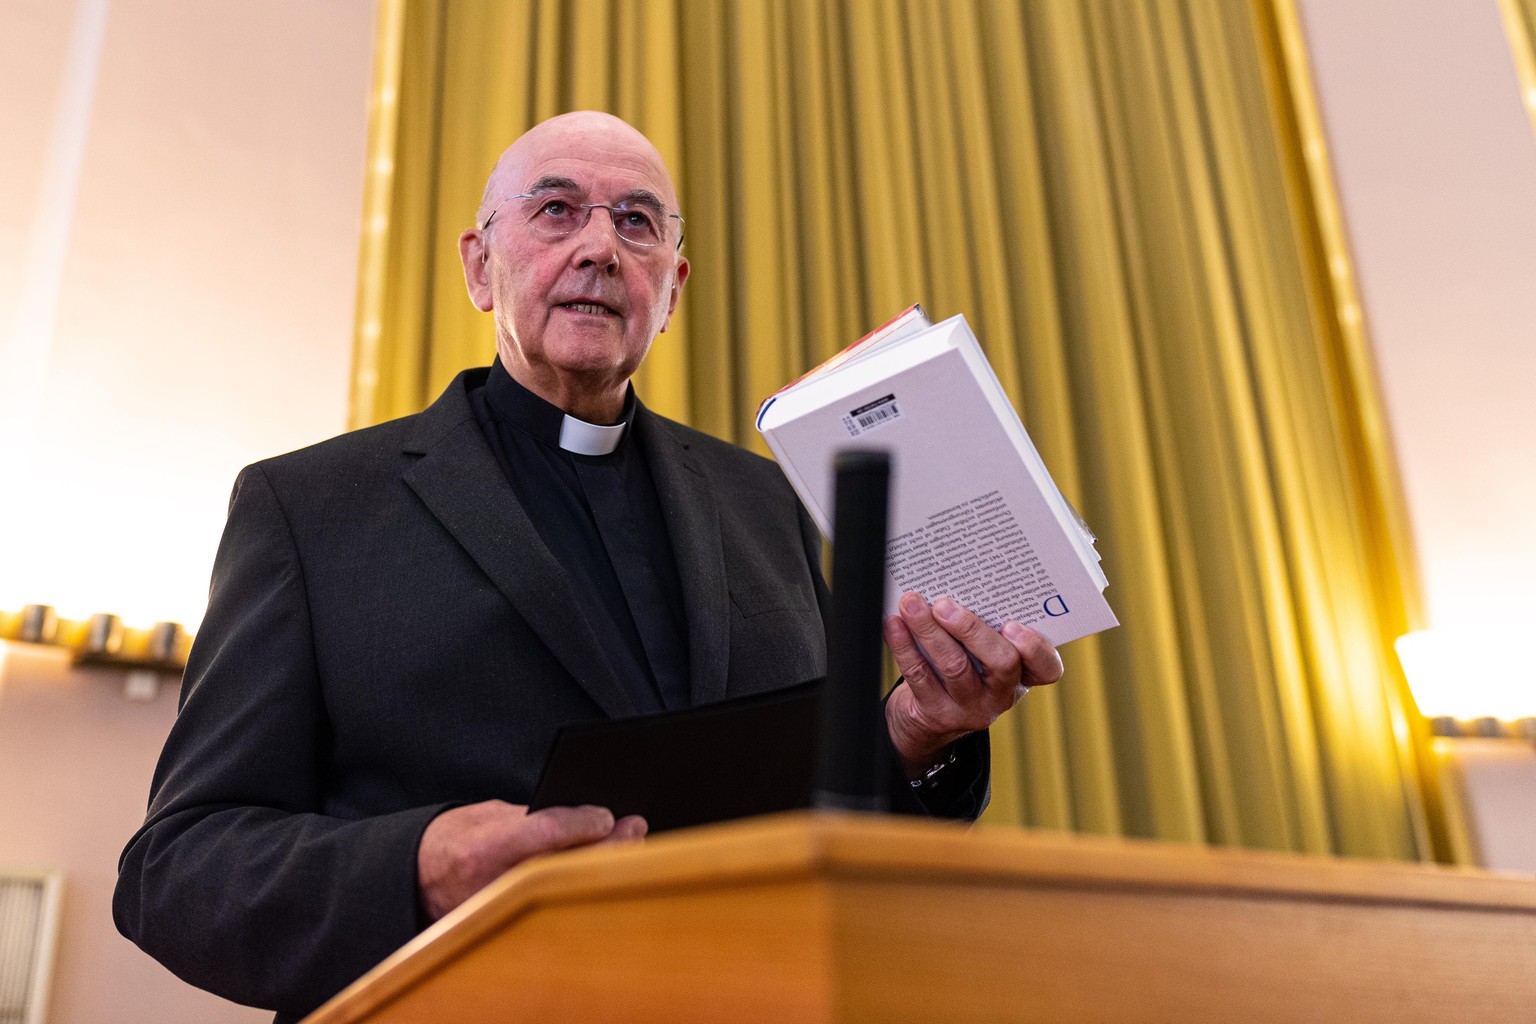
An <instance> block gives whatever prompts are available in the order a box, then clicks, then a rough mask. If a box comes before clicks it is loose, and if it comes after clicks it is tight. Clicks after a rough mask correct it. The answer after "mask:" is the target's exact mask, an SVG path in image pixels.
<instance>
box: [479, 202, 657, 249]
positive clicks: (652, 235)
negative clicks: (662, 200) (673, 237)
mask: <svg viewBox="0 0 1536 1024" xmlns="http://www.w3.org/2000/svg"><path fill="white" fill-rule="evenodd" d="M514 199H521V200H524V202H523V216H524V217H525V218H526V221H527V224H528V227H529V228H531V229H532V230H533V233H534V234H536V235H538V236H539V237H541V238H547V239H550V240H551V241H553V240H555V239H559V238H568V237H570V236H571V235H573V234H575V233H576V232H578V231H580V230H581V229H582V228H584V227H586V226H587V222H588V221H590V220H591V219H592V211H593V210H607V211H608V216H609V217H611V218H612V219H613V230H614V233H615V234H617V235H618V236H619V238H620V239H621V240H622V241H625V242H628V243H629V244H630V245H638V246H640V247H642V248H646V249H649V248H651V247H652V246H656V245H660V244H661V243H663V242H665V241H666V240H667V238H666V226H665V225H666V220H667V219H669V218H670V219H672V220H675V221H677V223H678V225H679V227H678V233H677V247H678V248H679V249H681V248H682V247H683V232H682V224H683V218H682V215H681V214H677V213H668V212H667V211H666V210H664V209H661V208H659V207H656V206H653V205H651V204H650V203H648V202H644V201H629V200H626V201H624V202H621V203H616V204H610V203H583V202H579V201H578V200H577V198H576V197H575V196H572V195H567V194H565V193H561V192H549V191H540V192H524V193H522V194H521V195H515V196H506V197H505V198H503V199H502V201H501V202H499V203H497V204H496V208H495V209H494V210H492V211H491V215H490V216H489V217H487V218H485V223H484V224H481V225H480V230H482V231H484V230H485V229H486V228H488V227H490V226H491V221H493V220H495V219H496V215H497V214H498V213H500V212H501V208H502V207H503V206H505V205H506V204H507V203H509V202H511V201H512V200H514Z"/></svg>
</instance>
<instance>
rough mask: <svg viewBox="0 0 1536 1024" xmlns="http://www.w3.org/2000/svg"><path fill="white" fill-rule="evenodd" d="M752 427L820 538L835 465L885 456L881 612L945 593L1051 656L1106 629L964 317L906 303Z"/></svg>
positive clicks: (1092, 565)
mask: <svg viewBox="0 0 1536 1024" xmlns="http://www.w3.org/2000/svg"><path fill="white" fill-rule="evenodd" d="M757 429H758V430H759V431H760V432H761V433H762V435H763V438H764V440H766V441H767V442H768V447H769V448H771V449H772V450H773V454H774V456H775V457H776V458H777V459H778V461H779V466H780V467H781V468H782V469H783V470H784V475H785V476H786V477H788V478H789V482H790V484H791V485H793V487H794V488H795V491H796V492H797V493H798V494H799V495H800V500H801V501H802V502H804V503H805V507H806V508H807V509H808V510H809V511H810V513H811V516H812V518H814V519H815V520H816V525H817V526H819V527H820V528H821V532H822V533H823V534H825V535H827V536H828V537H830V536H831V529H832V496H833V471H832V466H833V459H834V457H835V456H836V454H837V453H838V452H839V451H843V450H846V449H850V448H872V449H873V448H878V449H884V450H886V451H889V452H890V453H891V462H892V465H891V504H890V535H889V543H888V544H887V547H886V569H887V570H888V571H889V573H890V577H891V583H892V586H891V587H890V588H889V589H888V596H889V602H888V603H889V610H890V611H891V612H894V611H895V607H896V601H897V600H898V599H899V598H900V596H901V595H902V594H903V593H905V592H906V591H909V590H914V591H917V592H918V593H920V594H922V595H923V596H924V597H925V598H927V599H928V600H929V601H933V600H936V599H938V598H940V597H943V596H950V597H953V598H954V599H955V600H957V601H959V602H960V603H961V604H963V605H965V606H966V607H968V608H970V609H971V610H972V611H974V612H976V614H978V615H979V616H981V618H983V619H985V620H986V621H987V622H988V623H989V624H990V625H991V626H992V627H993V628H997V627H998V626H1000V625H1001V624H1002V623H1004V622H1006V621H1009V620H1014V621H1017V622H1022V623H1024V624H1025V625H1027V626H1031V627H1033V628H1034V629H1036V630H1038V631H1039V632H1040V633H1041V634H1042V635H1044V636H1045V638H1046V639H1047V640H1049V641H1051V643H1053V644H1057V645H1060V644H1064V643H1066V642H1067V641H1069V640H1076V639H1077V638H1078V637H1083V636H1088V635H1089V634H1092V633H1097V632H1100V631H1101V630H1105V629H1109V628H1110V627H1112V626H1116V625H1118V624H1119V622H1118V620H1117V619H1116V618H1115V614H1114V612H1113V611H1111V610H1110V607H1109V604H1108V602H1106V601H1105V600H1104V587H1105V586H1106V584H1107V582H1108V581H1107V580H1106V579H1105V578H1104V572H1103V570H1102V569H1101V568H1100V567H1099V556H1098V553H1097V552H1096V551H1095V550H1094V547H1093V545H1094V537H1093V534H1092V533H1090V532H1089V530H1088V528H1087V526H1086V525H1085V524H1084V523H1083V521H1082V519H1081V518H1080V517H1079V516H1078V515H1077V513H1076V512H1075V511H1074V510H1073V509H1072V506H1071V505H1070V504H1068V502H1067V500H1066V498H1064V497H1063V496H1062V494H1061V491H1060V490H1059V489H1058V488H1057V487H1056V484H1055V481H1053V480H1052V479H1051V474H1050V473H1049V471H1047V470H1046V468H1045V463H1044V462H1043V461H1041V459H1040V453H1039V452H1038V451H1036V450H1035V445H1034V442H1033V441H1031V440H1030V439H1029V434H1028V433H1026V432H1025V430H1024V424H1023V423H1022V422H1020V420H1019V416H1018V413H1017V412H1015V411H1014V408H1013V406H1012V405H1011V404H1010V403H1009V401H1008V396H1007V394H1006V393H1005V392H1004V391H1003V387H1002V384H1001V383H999V382H998V379H997V375H996V374H995V373H993V372H992V366H991V364H990V363H988V362H987V357H986V355H985V354H983V352H982V351H981V346H980V345H979V344H978V343H977V341H976V336H975V335H974V334H972V333H971V328H970V326H969V325H968V324H967V323H966V322H965V318H964V317H963V316H955V317H950V318H949V319H948V320H945V321H944V322H942V323H939V324H931V323H930V322H929V320H928V317H927V316H926V315H925V314H924V313H923V311H922V309H921V308H920V307H918V306H913V307H912V308H910V309H908V310H907V311H906V312H904V313H903V314H901V316H898V317H897V318H896V319H894V320H892V321H891V322H890V323H888V324H886V325H885V326H884V327H881V328H880V329H878V330H876V331H874V332H872V333H871V334H869V335H866V336H865V337H864V338H862V339H860V340H859V341H858V342H856V343H854V344H853V345H851V346H849V347H848V348H847V349H844V350H843V351H842V352H840V353H839V354H838V355H836V356H834V357H833V358H832V359H830V360H828V361H827V362H826V363H823V364H822V365H821V366H819V367H817V368H816V369H814V370H812V371H811V372H810V373H807V374H806V375H805V376H803V377H801V378H799V379H798V380H796V381H794V382H793V383H791V384H789V385H787V386H786V387H784V388H783V389H782V390H780V391H779V392H777V393H776V394H774V395H773V396H771V397H769V398H768V399H766V400H765V401H764V402H763V404H762V405H761V406H760V407H759V408H758V411H757Z"/></svg>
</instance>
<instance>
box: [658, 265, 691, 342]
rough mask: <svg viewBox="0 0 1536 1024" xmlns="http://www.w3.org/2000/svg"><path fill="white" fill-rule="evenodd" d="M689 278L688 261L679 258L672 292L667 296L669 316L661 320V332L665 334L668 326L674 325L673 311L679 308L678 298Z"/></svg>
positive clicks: (673, 278) (673, 277)
mask: <svg viewBox="0 0 1536 1024" xmlns="http://www.w3.org/2000/svg"><path fill="white" fill-rule="evenodd" d="M686 280H688V261H687V260H685V259H682V258H681V257H679V258H678V261H677V269H676V271H675V272H674V273H673V276H672V294H671V295H670V296H668V298H667V318H666V319H665V320H663V321H662V322H661V332H660V333H662V334H665V333H666V331H667V328H668V327H670V326H672V312H673V311H674V310H675V309H677V300H678V299H680V298H682V295H683V282H684V281H686Z"/></svg>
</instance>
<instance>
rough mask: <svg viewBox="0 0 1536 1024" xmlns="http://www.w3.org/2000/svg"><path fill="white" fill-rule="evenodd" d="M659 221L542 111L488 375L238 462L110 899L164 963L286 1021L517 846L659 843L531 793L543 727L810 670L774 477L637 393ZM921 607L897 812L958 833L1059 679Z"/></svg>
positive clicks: (910, 633) (468, 236) (820, 592)
mask: <svg viewBox="0 0 1536 1024" xmlns="http://www.w3.org/2000/svg"><path fill="white" fill-rule="evenodd" d="M677 211H678V203H677V198H676V195H675V193H674V190H673V185H672V181H671V178H670V176H669V174H668V173H667V169H666V167H665V165H664V164H663V162H662V160H661V157H660V155H659V154H658V153H657V152H656V150H655V148H654V147H653V146H652V145H651V144H650V143H649V142H648V141H647V140H646V139H645V138H644V137H643V136H642V135H640V133H638V132H637V131H635V130H634V129H633V128H631V127H630V126H629V125H627V124H625V123H624V122H622V121H620V120H618V119H617V118H614V117H611V116H609V115H606V114H598V113H590V112H587V113H577V114H567V115H564V116H561V117H557V118H554V119H552V120H550V121H546V122H544V123H543V124H540V125H538V126H536V127H534V128H533V129H532V130H530V131H529V132H528V133H527V134H525V135H524V136H522V137H521V138H520V139H518V140H517V141H516V142H515V143H513V145H512V146H511V147H510V148H509V149H508V150H507V151H506V153H505V154H503V156H502V158H501V160H500V161H499V162H498V163H497V165H496V168H495V170H494V171H493V172H492V174H491V178H490V181H489V182H488V183H487V186H486V191H485V198H484V201H483V203H482V205H481V209H480V216H479V219H478V221H477V227H475V228H474V229H472V230H469V231H466V232H464V233H463V235H462V236H460V239H459V251H460V255H461V257H462V259H463V263H464V276H465V281H466V284H467V286H468V289H469V295H470V298H471V300H472V301H473V302H474V304H475V306H476V307H477V308H478V309H480V310H482V311H485V312H489V313H492V314H494V317H495V321H496V349H497V359H496V362H495V363H494V364H493V365H492V366H491V367H490V368H489V369H482V370H473V371H467V372H466V373H464V374H461V375H460V376H459V377H458V378H457V379H456V380H455V381H454V382H453V384H452V385H451V386H450V387H449V389H448V390H447V392H445V393H444V394H443V395H442V397H440V398H439V399H438V400H437V401H436V402H435V403H433V405H432V406H431V407H430V408H428V409H427V410H426V411H424V412H422V413H420V414H418V415H416V416H408V417H405V418H404V419H401V420H396V421H393V422H391V423H386V424H382V425H380V426H377V427H373V428H370V429H367V430H362V431H357V432H355V433H352V434H347V435H344V436H342V437H339V438H335V439H333V440H331V441H327V442H325V443H323V444H320V445H316V446H314V447H312V448H308V449H304V450H302V451H299V452H294V453H291V454H289V455H285V456H281V457H279V458H276V459H271V460H268V461H266V462H262V463H258V464H256V465H254V466H251V467H248V468H247V469H246V470H245V471H244V472H242V473H241V475H240V479H239V480H238V481H237V483H236V485H235V491H234V494H233V496H232V498H231V501H230V513H229V521H228V524H227V527H226V530H225V535H224V539H223V541H222V543H221V545H220V549H219V555H218V560H217V563H216V565H215V567H214V575H213V585H212V589H211V591H210V600H209V606H208V613H207V617H206V619H205V621H204V624H203V627H202V630H201V632H200V633H199V636H198V639H197V643H196V646H195V648H194V650H193V653H192V657H191V660H190V661H189V663H188V666H187V674H186V681H185V684H184V689H183V694H182V707H181V712H180V714H179V716H178V718H177V722H176V724H175V726H174V728H173V729H172V731H171V735H170V737H169V739H168V741H167V743H166V748H165V752H164V754H163V755H162V758H161V761H160V765H159V767H158V769H157V771H156V774H155V779H154V784H153V791H152V794H151V801H150V808H149V815H148V818H147V820H146V822H145V824H144V827H143V828H142V829H141V830H140V831H139V832H138V834H137V835H135V836H134V838H133V839H132V840H131V841H130V843H129V845H128V847H127V849H126V850H125V851H124V853H123V857H122V862H121V865H120V877H119V882H118V887H117V894H116V899H115V901H114V911H115V915H116V918H117V922H118V926H119V928H121V929H122V931H123V932H124V934H126V935H128V936H129V937H130V938H132V939H134V941H136V942H138V943H139V944H140V945H141V946H143V947H144V948H145V949H146V950H148V951H149V952H150V953H151V954H152V955H154V956H156V957H157V958H158V959H160V960H161V961H162V962H163V963H165V964H166V965H167V966H168V967H170V968H171V969H172V970H173V971H175V972H176V973H178V974H180V975H181V976H182V977H184V978H186V979H187V980H189V981H192V982H193V983H195V984H198V985H201V986H203V987H206V988H208V989H211V990H213V991H215V992H219V993H221V994H224V995H226V996H228V997H230V998H232V999H236V1000H238V1001H241V1002H247V1003H251V1004H253V1005H258V1006H265V1007H271V1008H273V1009H276V1010H278V1011H279V1017H278V1019H279V1020H284V1019H296V1018H297V1017H299V1016H302V1015H303V1014H305V1013H307V1012H309V1011H310V1010H312V1009H314V1008H315V1007H316V1006H317V1005H319V1004H320V1003H321V1002H323V1001H324V1000H325V999H326V998H328V997H329V996H331V995H333V994H334V993H335V992H336V991H338V990H339V989H340V988H341V987H343V986H344V985H345V984H346V983H347V982H349V981H351V980H352V979H353V978H355V977H357V976H358V975H359V974H361V973H362V972H363V971H364V970H366V969H367V968H368V967H370V966H371V965H373V964H374V963H376V962H377V961H378V960H380V959H382V958H383V957H384V956H386V955H387V954H389V953H390V952H391V951H393V950H394V949H396V948H397V947H399V946H400V945H401V944H403V943H404V942H406V941H407V940H408V939H410V938H411V936H412V935H414V934H415V933H416V932H417V931H418V930H419V929H420V928H421V927H423V926H424V925H425V924H427V923H429V922H430V921H432V920H435V919H436V918H438V917H440V916H442V915H443V914H445V913H447V912H448V911H449V910H451V909H452V908H453V907H455V906H457V905H458V904H459V903H461V902H463V901H464V900H465V899H466V898H468V897H469V896H470V895H471V894H472V893H474V892H475V891H476V890H477V889H479V888H481V887H482V886H484V885H485V884H486V883H487V882H489V881H491V880H492V879H493V878H495V877H496V876H497V875H498V874H500V873H501V872H503V871H505V870H506V869H507V868H509V867H511V866H513V865H515V864H517V863H519V862H520V861H522V860H524V859H526V858H528V857H531V856H534V855H536V854H543V853H550V852H553V851H557V850H563V849H569V848H571V847H577V846H583V845H589V844H594V843H604V842H622V841H632V840H636V839H639V838H640V837H641V836H643V835H644V833H645V827H646V826H645V822H644V821H642V820H640V819H638V818H624V819H620V820H617V821H615V820H614V817H613V815H612V814H610V813H609V812H608V811H607V810H605V809H603V808H598V807H568V808H551V809H548V810H544V811H539V812H536V813H529V812H528V811H527V808H526V807H524V806H522V805H521V804H520V803H519V802H520V801H526V800H527V799H528V797H529V795H530V793H531V791H532V787H533V784H534V782H535V780H536V777H537V773H538V770H539V768H540V766H541V764H542V758H543V755H544V752H545V750H546V749H547V747H548V745H549V743H550V741H551V739H552V738H553V736H554V733H555V730H556V729H557V728H558V727H559V726H560V725H561V724H563V723H565V722H569V721H573V720H578V719H590V718H595V717H601V716H623V715H629V714H635V713H638V712H644V711H650V710H658V709H662V708H670V707H681V706H687V705H690V704H695V703H702V702H707V701H711V700H717V699H721V698H724V697H728V696H735V695H740V694H747V693H753V692H760V691H763V690H768V689H773V688H776V687H781V686H789V685H793V684H795V683H799V682H802V681H804V680H807V679H811V678H815V677H817V676H819V675H821V674H822V673H823V672H824V670H825V650H824V648H825V639H824V635H823V631H822V630H823V626H822V614H821V609H822V606H823V603H824V599H825V588H824V586H823V585H822V581H821V577H820V574H819V568H818V560H819V550H820V549H819V539H818V537H817V535H816V531H815V529H814V527H813V526H812V525H811V523H810V521H809V519H808V518H807V516H806V515H805V513H804V511H803V510H802V509H800V507H799V505H798V503H797V501H796V499H795V497H794V494H793V492H792V491H791V490H790V489H789V487H788V486H787V485H786V484H785V482H784V480H783V478H782V477H781V476H780V475H779V474H778V471H777V469H776V468H775V467H774V466H773V465H772V463H769V462H767V461H766V460H763V459H760V458H758V457H757V456H754V455H751V454H749V453H746V452H744V451H741V450H740V449H736V448H733V447H732V446H730V445H727V444H724V443H722V442H720V441H717V440H714V439H712V438H709V437H707V436H705V435H702V434H699V433H697V432H695V431H692V430H689V429H688V428H686V427H683V426H681V425H679V424H676V423H672V422H670V421H668V420H665V419H663V418H661V417H659V416H656V415H654V414H652V413H649V412H648V411H647V410H645V408H644V407H643V406H641V405H640V404H639V403H638V401H637V400H636V398H635V396H634V392H633V390H632V389H631V388H630V386H629V379H630V377H631V376H632V375H633V374H634V372H635V369H636V368H637V367H638V366H639V365H640V362H641V360H642V359H644V358H645V354H646V352H647V350H648V349H649V348H650V346H651V343H652V342H653V341H654V340H655V338H656V336H657V335H658V334H659V333H661V332H663V331H665V330H666V328H667V324H668V321H669V319H670V317H671V315H672V313H673V311H674V310H675V309H676V307H677V301H678V296H679V294H680V292H681V290H682V287H683V284H684V282H685V281H686V280H687V278H688V261H687V260H686V259H684V258H683V257H682V256H681V237H682V218H681V216H680V215H679V214H678V212H677ZM932 596H935V597H938V600H936V601H934V602H933V604H932V606H931V607H930V605H929V604H928V603H927V602H926V601H924V600H923V598H922V597H920V596H918V595H914V594H908V595H905V596H904V598H903V600H902V604H901V614H900V615H899V616H894V617H892V619H891V620H890V621H888V622H887V624H886V633H885V637H886V641H887V643H888V645H889V646H890V649H891V650H892V652H893V654H894V656H895V659H896V661H897V664H898V665H899V667H900V668H901V670H902V672H903V673H904V676H905V681H904V682H903V683H902V684H900V685H899V686H898V687H897V689H896V690H895V691H894V692H893V693H892V694H891V695H890V698H889V699H888V700H887V702H886V705H885V707H886V720H887V725H888V727H889V733H890V739H891V744H892V747H893V749H894V750H895V752H896V754H897V760H898V761H899V763H900V765H901V767H902V770H903V772H904V773H905V775H906V776H907V778H910V779H915V780H919V785H918V786H917V788H916V789H907V787H905V786H903V787H902V788H903V789H907V793H906V797H907V799H908V800H911V798H912V796H913V795H915V796H916V797H917V798H918V800H919V801H920V804H914V806H915V807H917V809H918V810H919V811H921V810H927V811H928V812H930V813H937V814H946V815H952V816H957V817H974V815H975V814H977V813H979V812H980V810H981V807H982V805H983V804H984V802H985V794H986V781H987V763H986V759H987V755H986V743H985V739H986V736H985V732H984V730H985V729H986V728H987V726H988V725H990V724H991V723H992V721H993V720H994V719H995V718H996V717H997V716H998V715H999V714H1001V713H1002V712H1003V711H1005V710H1007V709H1008V708H1009V707H1011V706H1012V705H1013V703H1014V702H1015V701H1016V700H1017V699H1018V697H1019V695H1020V694H1021V693H1022V691H1023V688H1024V687H1025V686H1026V685H1029V684H1034V683H1045V682H1051V681H1054V680H1055V679H1056V678H1057V677H1058V676H1059V675H1060V672H1061V663H1060V660H1059V659H1058V658H1057V656H1056V653H1055V651H1054V650H1053V649H1052V648H1051V647H1050V646H1049V645H1048V644H1047V643H1045V641H1044V640H1043V639H1041V638H1040V637H1039V636H1038V635H1037V634H1035V633H1033V632H1032V631H1030V630H1028V629H1026V628H1024V627H1022V626H1019V625H1017V624H1014V623H1010V624H1008V625H1006V626H1005V627H1004V628H1003V630H1002V632H1001V633H999V632H996V631H994V630H992V629H990V628H988V627H987V626H986V625H985V624H983V623H981V622H980V621H979V620H978V619H977V618H976V617H975V616H974V615H972V614H971V613H970V612H969V611H967V610H966V609H964V608H961V607H959V606H958V605H956V604H955V603H954V602H953V601H951V600H949V599H947V598H944V597H942V596H940V595H932ZM924 652H926V657H925V656H924ZM936 765H946V766H947V767H946V768H944V770H942V771H939V772H936V773H933V774H932V775H931V777H930V772H931V769H932V768H933V767H934V766H936Z"/></svg>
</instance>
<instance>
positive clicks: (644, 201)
mask: <svg viewBox="0 0 1536 1024" xmlns="http://www.w3.org/2000/svg"><path fill="white" fill-rule="evenodd" d="M614 202H615V203H616V204H624V205H628V206H635V205H640V206H649V207H651V208H652V209H654V210H655V211H656V212H657V213H665V212H666V209H667V204H666V203H664V202H662V201H661V197H660V196H658V195H657V194H656V193H655V192H652V191H651V190H650V189H648V188H636V189H631V190H630V191H628V192H625V193H624V194H623V195H621V196H618V197H617V198H615V199H614Z"/></svg>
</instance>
